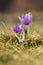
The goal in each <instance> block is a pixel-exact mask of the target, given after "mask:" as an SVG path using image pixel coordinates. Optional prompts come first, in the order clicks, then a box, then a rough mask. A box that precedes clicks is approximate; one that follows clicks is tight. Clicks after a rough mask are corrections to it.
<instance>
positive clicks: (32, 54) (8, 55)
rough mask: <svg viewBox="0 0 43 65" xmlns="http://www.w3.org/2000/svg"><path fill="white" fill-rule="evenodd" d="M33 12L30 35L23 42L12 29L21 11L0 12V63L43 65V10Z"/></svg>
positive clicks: (1, 64) (5, 64) (6, 64)
mask: <svg viewBox="0 0 43 65" xmlns="http://www.w3.org/2000/svg"><path fill="white" fill-rule="evenodd" d="M32 14H33V19H32V22H31V24H30V26H29V28H30V31H29V37H27V39H26V40H25V41H24V42H23V43H22V44H19V43H18V41H17V40H16V38H15V36H14V33H13V31H12V26H13V25H15V24H16V23H18V22H19V20H18V18H17V16H18V15H21V13H14V15H12V16H11V14H9V15H8V14H3V15H2V14H0V65H43V12H32ZM16 21H17V22H16ZM15 22H16V23H15Z"/></svg>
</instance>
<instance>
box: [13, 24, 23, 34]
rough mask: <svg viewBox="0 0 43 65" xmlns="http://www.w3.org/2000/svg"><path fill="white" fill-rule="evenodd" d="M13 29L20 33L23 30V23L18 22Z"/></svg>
mask: <svg viewBox="0 0 43 65" xmlns="http://www.w3.org/2000/svg"><path fill="white" fill-rule="evenodd" d="M13 31H14V32H16V33H18V32H21V31H22V25H21V24H17V25H16V26H14V27H13Z"/></svg>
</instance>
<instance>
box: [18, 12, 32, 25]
mask: <svg viewBox="0 0 43 65" xmlns="http://www.w3.org/2000/svg"><path fill="white" fill-rule="evenodd" d="M18 18H19V20H20V21H21V22H22V23H23V24H24V25H29V24H30V22H31V19H32V14H31V13H30V12H29V13H27V14H25V15H24V14H23V15H22V16H18Z"/></svg>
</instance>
